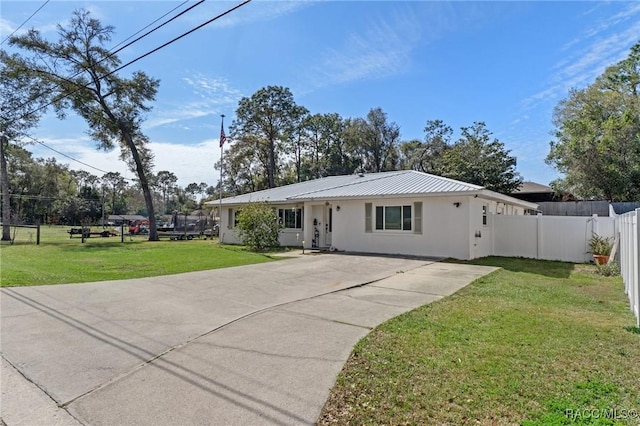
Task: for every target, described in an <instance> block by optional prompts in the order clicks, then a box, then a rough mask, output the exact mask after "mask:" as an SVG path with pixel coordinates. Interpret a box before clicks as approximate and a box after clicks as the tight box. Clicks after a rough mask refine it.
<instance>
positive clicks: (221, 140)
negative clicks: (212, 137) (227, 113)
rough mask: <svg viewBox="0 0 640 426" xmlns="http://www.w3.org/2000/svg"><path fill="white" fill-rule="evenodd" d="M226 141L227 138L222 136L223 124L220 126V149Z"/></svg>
mask: <svg viewBox="0 0 640 426" xmlns="http://www.w3.org/2000/svg"><path fill="white" fill-rule="evenodd" d="M226 141H227V136H226V135H225V134H224V123H222V124H221V125H220V148H222V145H224V143H225V142H226Z"/></svg>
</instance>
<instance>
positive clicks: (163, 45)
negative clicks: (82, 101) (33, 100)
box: [18, 0, 251, 119]
mask: <svg viewBox="0 0 640 426" xmlns="http://www.w3.org/2000/svg"><path fill="white" fill-rule="evenodd" d="M250 2H251V0H244V1H242V2H241V3H238V4H237V5H235V6H234V7H232V8H230V9H227V10H226V11H224V12H222V13H220V14H218V15H216V16H214V17H213V18H211V19H209V20H208V21H206V22H204V23H202V24H200V25H198V26H197V27H195V28H192V29H191V30H189V31H187V32H185V33H183V34H181V35H179V36H178V37H175V38H173V39H171V40H170V41H168V42H166V43H164V44H162V45H160V46H158V47H156V48H155V49H152V50H150V51H149V52H147V53H144V54H142V55H140V56H138V57H137V58H135V59H133V60H131V61H129V62H127V63H126V64H124V65H122V66H120V67H118V68H116V69H114V70H112V71H110V72H108V73H107V74H105V75H103V76H101V77H100V78H98V81H100V80H103V79H105V78H106V77H109V76H110V75H112V74H115V73H116V72H118V71H121V70H122V69H124V68H126V67H128V66H129V65H132V64H134V63H136V62H138V61H139V60H140V59H143V58H145V57H147V56H149V55H151V54H152V53H155V52H157V51H159V50H160V49H163V48H165V47H167V46H169V45H170V44H173V43H175V42H176V41H178V40H180V39H181V38H183V37H185V36H187V35H189V34H191V33H193V32H195V31H197V30H199V29H200V28H202V27H204V26H206V25H209V24H210V23H212V22H214V21H216V20H218V19H220V18H222V17H223V16H225V15H227V14H229V13H231V12H233V11H235V10H236V9H239V8H240V7H242V6H244V5H245V4H247V3H250ZM90 84H91V83H88V84H85V85H84V86H81V87H78V88H77V89H75V90H73V91H72V92H71V93H68V94H64V95H62V96H59V97H57V98H56V99H54V100H53V101H51V102H49V103H47V104H45V105H43V106H41V107H39V108H36V109H34V110H32V111H29V112H27V113H26V114H23V115H22V117H26V116H28V115H30V114H33V113H36V112H38V111H41V110H43V109H45V108H47V107H49V106H50V105H53V104H54V103H55V102H57V101H60V100H62V99H64V98H67V97H69V96H70V95H73V94H74V93H76V92H78V91H80V90H82V89H86V88H87V87H89V86H90ZM22 117H20V118H22ZM20 118H18V119H20Z"/></svg>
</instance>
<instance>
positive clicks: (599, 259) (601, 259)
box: [593, 254, 609, 265]
mask: <svg viewBox="0 0 640 426" xmlns="http://www.w3.org/2000/svg"><path fill="white" fill-rule="evenodd" d="M593 260H595V262H596V263H597V264H598V265H604V264H606V263H607V262H608V261H609V256H607V255H604V254H594V255H593Z"/></svg>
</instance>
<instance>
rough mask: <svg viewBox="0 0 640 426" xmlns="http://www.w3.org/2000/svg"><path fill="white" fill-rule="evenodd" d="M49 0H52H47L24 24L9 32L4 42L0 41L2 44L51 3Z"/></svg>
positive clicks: (0, 44)
mask: <svg viewBox="0 0 640 426" xmlns="http://www.w3.org/2000/svg"><path fill="white" fill-rule="evenodd" d="M49 1H50V0H47V1H45V2H44V3H43V4H42V5H41V6H40V7H39V8H38V9H37V10H36V11H35V12H33V13H32V14H31V16H29V17H28V18H27V19H26V20H25V21H24V22H23V23H22V24H20V26H19V27H18V28H16V29H15V30H13V32H12V33H11V34H9V35H8V36H7V37H6V38H5V39H4V40H2V43H0V46H2V45H3V44H4V43H5V42H6V41H7V40H9V39H10V38H11V36H12V35H14V34H15V33H16V32H17V31H18V30H19V29H20V28H22V27H23V26H24V25H25V24H26V23H27V22H29V21H30V20H31V18H33V17H34V16H35V15H36V13H38V12H40V9H42V8H43V7H45V6H46V5H47V3H49Z"/></svg>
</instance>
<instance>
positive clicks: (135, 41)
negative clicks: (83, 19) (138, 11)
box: [18, 0, 205, 117]
mask: <svg viewBox="0 0 640 426" xmlns="http://www.w3.org/2000/svg"><path fill="white" fill-rule="evenodd" d="M188 1H189V0H185V1H184V2H182V3H181V4H180V5H179V6H176V7H174V8H173V9H171V10H170V11H169V12H167V13H165V14H164V15H162V16H161V17H159V18H157V19H156V20H155V21H153V22H151V23H150V24H148V25H147V26H145V27H144V28H142V29H140V30H138V31H137V32H136V33H134V34H132V35H130V36H129V37H127V38H126V39H124V40H123V41H121V42H120V43H118V44H116V45H115V46H113V47H114V48H115V47H117V46H119V45H121V44H122V43H124V42H125V41H127V40H129V39H130V38H132V37H134V36H135V35H136V34H139V33H140V32H142V31H143V30H145V29H146V28H148V27H150V26H151V25H153V24H154V23H156V22H158V21H159V20H160V19H162V18H164V17H165V16H167V15H168V14H170V13H171V12H173V11H174V10H176V9H178V8H179V7H181V6H182V5H184V4H185V3H188ZM204 1H205V0H200V1H199V2H198V3H196V4H195V5H193V6H191V7H189V8H187V9H185V10H183V11H182V12H180V13H179V14H178V15H176V16H174V17H172V18H171V19H169V20H168V21H165V22H163V23H162V24H160V25H158V26H156V27H155V28H153V29H152V30H150V31H147V32H146V33H145V34H144V35H142V36H140V37H138V38H136V39H135V40H133V41H131V42H129V43H127V44H126V45H124V46H122V47H121V48H119V49H117V50H115V51H113V52H110V53H109V54H108V55H106V56H105V57H104V58H102V59H100V60H99V61H98V62H96V65H97V64H100V63H101V62H103V61H105V60H106V59H108V58H110V57H112V56H113V55H115V54H116V53H118V52H120V51H122V50H124V49H126V48H127V47H129V46H131V45H132V44H134V43H137V42H138V41H140V40H142V39H143V38H145V37H146V36H148V35H149V34H151V33H153V32H154V31H156V30H158V29H159V28H162V27H163V26H165V25H167V24H168V23H170V22H171V21H173V20H175V19H177V18H178V17H180V16H182V15H184V14H185V13H187V12H188V11H190V10H191V9H193V8H194V7H196V6H199V5H200V4H202V3H204ZM36 55H37V56H38V57H39V58H40V59H41V60H42V62H43V63H44V64H45V66H46V67H47V68H49V71H51V73H52V74H53V70H51V67H49V64H48V63H47V62H46V61H45V60H44V59H43V58H42V56H40V54H39V53H37V52H36ZM82 72H83V71H78V72H76V73H75V74H73V75H72V76H71V77H62V79H63V80H64V81H66V82H67V83H69V84H73V82H72V81H71V79H72V78H74V77H77V76H78V75H80V74H81V73H82ZM85 87H86V86H85ZM78 90H80V89H78ZM78 90H76V91H78ZM76 91H74V92H71V94H73V93H75V92H76ZM52 92H53V89H51V90H47V91H44V92H40V93H38V94H36V95H34V96H32V97H31V98H29V99H28V100H27V101H26V102H25V103H23V104H22V105H20V106H19V107H18V108H22V107H24V106H26V105H28V104H29V103H30V102H32V101H33V100H34V99H36V98H38V97H41V96H45V95H49V94H51V93H52ZM59 99H63V97H60V98H59ZM52 103H53V102H52ZM49 105H51V103H49V104H46V105H44V106H43V107H42V108H46V107H48V106H49ZM37 111H39V109H37V110H34V111H33V112H37ZM28 114H31V113H28ZM28 114H25V115H28ZM23 117H24V116H23Z"/></svg>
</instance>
